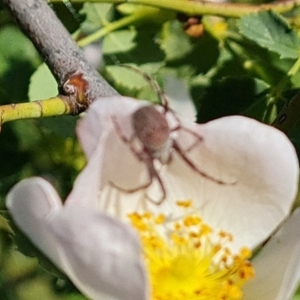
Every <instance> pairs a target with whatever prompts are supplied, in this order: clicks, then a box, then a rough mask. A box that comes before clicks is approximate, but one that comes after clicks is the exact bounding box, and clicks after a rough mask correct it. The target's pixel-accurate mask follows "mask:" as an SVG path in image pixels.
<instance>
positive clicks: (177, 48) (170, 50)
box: [160, 20, 193, 61]
mask: <svg viewBox="0 0 300 300" xmlns="http://www.w3.org/2000/svg"><path fill="white" fill-rule="evenodd" d="M160 48H161V49H162V50H163V51H164V52H165V55H166V60H168V61H172V60H177V59H180V58H183V57H184V56H186V55H187V54H188V53H190V52H191V51H192V50H193V44H192V42H191V40H190V38H189V36H188V35H187V34H186V33H185V32H184V31H183V29H182V24H181V23H179V22H178V21H176V20H175V21H169V22H166V23H164V25H163V28H162V33H161V44H160Z"/></svg>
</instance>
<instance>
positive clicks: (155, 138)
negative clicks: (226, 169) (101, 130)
mask: <svg viewBox="0 0 300 300" xmlns="http://www.w3.org/2000/svg"><path fill="white" fill-rule="evenodd" d="M125 66H126V67H127V68H130V69H133V70H134V71H136V72H138V73H141V74H142V76H144V77H145V78H146V79H147V81H149V82H150V84H151V85H152V87H153V88H154V89H155V91H156V92H157V95H158V96H159V98H160V99H161V101H162V104H161V106H162V108H163V110H162V111H159V110H158V109H157V108H156V107H155V106H154V105H151V104H149V105H145V106H142V107H140V108H139V109H137V110H136V111H135V112H134V113H133V114H132V120H131V122H132V128H133V134H132V135H131V136H130V137H126V136H125V135H124V134H123V132H122V129H121V126H120V124H119V123H118V120H117V118H116V116H114V115H113V116H112V122H113V125H114V128H115V130H116V132H117V134H118V135H119V137H120V138H121V139H122V140H123V142H124V143H126V144H128V146H129V148H130V149H131V151H132V152H133V153H134V154H135V156H136V157H137V158H138V159H139V160H140V161H141V162H143V163H144V164H145V165H146V167H147V170H148V175H149V181H148V182H147V183H146V184H144V185H141V186H138V187H136V188H133V189H124V188H121V187H119V186H117V185H116V184H114V183H113V182H110V184H111V185H112V186H113V187H115V188H117V189H118V190H120V191H122V192H126V193H134V192H137V191H140V190H143V189H147V188H148V187H149V186H150V185H151V184H152V182H153V180H155V179H156V180H157V182H158V184H159V186H160V188H161V191H162V196H161V197H160V199H158V200H156V201H155V200H153V199H151V198H150V197H149V196H148V195H147V194H146V197H147V199H149V200H150V201H151V202H153V203H155V204H157V205H160V204H161V203H162V202H163V201H164V200H165V198H166V196H167V194H166V189H165V186H164V183H163V181H162V179H161V178H160V175H159V173H158V171H157V170H156V168H155V165H154V161H155V160H158V161H159V162H160V163H161V164H163V165H165V164H169V163H170V162H171V160H172V150H175V151H176V152H177V153H178V154H179V156H180V157H181V158H182V159H183V160H184V161H185V163H186V164H187V165H188V166H190V167H191V168H192V169H193V170H194V171H195V172H196V173H198V174H199V175H201V176H203V177H204V178H207V179H209V180H211V181H213V182H215V183H217V184H221V185H223V184H228V183H226V182H224V181H222V180H219V179H216V178H214V177H212V176H210V175H209V174H207V173H206V172H204V171H202V170H201V169H199V168H198V167H197V166H196V165H195V164H194V163H193V162H192V161H191V160H190V159H189V158H188V157H187V156H186V153H187V152H189V151H191V150H192V149H193V148H194V147H195V146H196V145H197V144H198V143H199V142H201V141H203V137H202V136H200V135H198V134H197V133H195V132H194V131H192V130H190V129H188V128H186V127H184V126H182V124H181V122H180V120H179V119H178V118H177V116H176V115H175V113H174V112H173V111H172V110H171V109H170V108H169V106H168V100H167V98H166V95H165V94H164V93H163V92H162V90H161V89H160V87H159V86H158V84H157V82H156V81H154V80H153V79H152V78H151V77H150V76H149V75H147V74H144V73H142V72H141V71H140V70H138V69H135V68H134V67H132V66H127V65H125ZM167 113H171V114H172V116H173V117H174V119H175V120H176V121H177V125H176V126H175V127H174V128H170V126H169V123H168V121H167V118H166V114H167ZM179 130H183V131H186V132H187V133H189V134H191V135H193V136H194V137H195V139H196V140H195V142H194V143H193V144H192V145H191V146H189V147H188V148H187V149H182V148H181V147H180V146H179V144H178V142H177V140H176V139H175V138H173V137H172V133H173V132H177V131H179ZM136 139H137V140H139V141H140V143H141V145H142V148H141V149H137V147H136V146H135V145H136V144H135V140H136ZM229 184H230V183H229Z"/></svg>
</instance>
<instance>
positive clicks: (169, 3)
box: [51, 0, 300, 18]
mask: <svg viewBox="0 0 300 300" xmlns="http://www.w3.org/2000/svg"><path fill="white" fill-rule="evenodd" d="M58 1H61V0H51V2H58ZM70 2H71V3H82V2H84V0H70ZM89 2H90V3H103V2H105V3H115V4H121V3H132V4H143V5H149V6H153V7H158V8H164V9H170V10H175V11H178V12H182V13H185V14H188V15H215V16H222V17H229V18H230V17H231V18H239V17H241V16H243V15H245V14H249V13H254V12H258V11H260V10H269V9H270V10H273V11H276V12H278V13H284V12H288V11H290V10H292V9H293V8H295V7H297V6H300V0H287V1H278V2H273V3H268V4H258V5H255V4H237V3H227V2H226V3H216V2H211V1H201V0H198V1H188V0H89Z"/></svg>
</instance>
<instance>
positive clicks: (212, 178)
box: [173, 141, 235, 185]
mask: <svg viewBox="0 0 300 300" xmlns="http://www.w3.org/2000/svg"><path fill="white" fill-rule="evenodd" d="M173 148H174V149H175V150H176V152H177V153H178V154H179V155H180V156H181V158H182V159H183V160H184V161H185V162H186V163H187V164H188V165H189V166H190V167H191V168H192V169H193V170H194V171H195V172H196V173H198V174H200V175H201V176H203V177H204V178H207V179H209V180H211V181H213V182H215V183H217V184H222V185H223V184H234V183H235V182H232V183H228V182H224V181H222V180H220V179H217V178H214V177H212V176H210V175H209V174H207V173H206V172H204V171H202V170H200V169H199V168H198V167H197V166H195V165H194V163H193V162H192V161H191V160H190V159H189V158H188V157H187V156H186V155H185V151H183V150H182V149H181V148H180V147H179V145H178V144H177V142H176V141H174V144H173Z"/></svg>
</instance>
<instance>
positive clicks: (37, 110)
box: [0, 96, 74, 129]
mask: <svg viewBox="0 0 300 300" xmlns="http://www.w3.org/2000/svg"><path fill="white" fill-rule="evenodd" d="M73 110H74V107H73V103H69V98H68V97H64V96H60V97H54V98H50V99H46V100H38V101H32V102H28V103H17V104H8V105H1V106H0V125H2V124H3V123H6V122H9V121H14V120H21V119H30V118H40V117H52V116H59V115H68V114H72V113H73ZM0 129H1V127H0Z"/></svg>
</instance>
